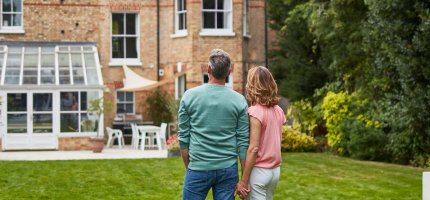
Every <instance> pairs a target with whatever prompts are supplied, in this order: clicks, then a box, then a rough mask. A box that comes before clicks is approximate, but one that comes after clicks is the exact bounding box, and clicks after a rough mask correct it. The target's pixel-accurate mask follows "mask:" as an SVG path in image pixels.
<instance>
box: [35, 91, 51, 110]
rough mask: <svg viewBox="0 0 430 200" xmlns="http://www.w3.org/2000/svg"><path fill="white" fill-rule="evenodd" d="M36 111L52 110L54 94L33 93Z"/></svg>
mask: <svg viewBox="0 0 430 200" xmlns="http://www.w3.org/2000/svg"><path fill="white" fill-rule="evenodd" d="M33 110H34V111H52V94H51V93H38V94H33Z"/></svg>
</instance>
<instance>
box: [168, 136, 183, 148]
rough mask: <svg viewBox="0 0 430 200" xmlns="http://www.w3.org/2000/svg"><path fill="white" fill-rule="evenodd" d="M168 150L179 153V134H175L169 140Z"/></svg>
mask: <svg viewBox="0 0 430 200" xmlns="http://www.w3.org/2000/svg"><path fill="white" fill-rule="evenodd" d="M166 144H167V150H169V151H179V149H180V147H179V141H178V134H173V135H171V136H170V137H169V139H167V141H166Z"/></svg>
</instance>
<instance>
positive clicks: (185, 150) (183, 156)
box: [181, 149, 190, 169]
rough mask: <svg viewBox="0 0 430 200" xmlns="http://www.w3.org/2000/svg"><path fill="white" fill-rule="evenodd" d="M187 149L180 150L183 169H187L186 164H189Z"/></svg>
mask: <svg viewBox="0 0 430 200" xmlns="http://www.w3.org/2000/svg"><path fill="white" fill-rule="evenodd" d="M188 153H189V151H188V149H181V156H182V161H184V165H185V168H186V169H188V164H189V163H190V157H189V155H188Z"/></svg>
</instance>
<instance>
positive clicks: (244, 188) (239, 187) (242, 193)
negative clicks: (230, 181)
mask: <svg viewBox="0 0 430 200" xmlns="http://www.w3.org/2000/svg"><path fill="white" fill-rule="evenodd" d="M250 191H251V189H250V186H249V184H248V183H245V182H244V181H239V183H237V184H236V189H235V191H234V196H236V195H239V197H240V198H241V199H245V198H246V197H247V196H248V193H249V192H250Z"/></svg>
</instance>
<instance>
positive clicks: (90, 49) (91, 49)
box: [83, 47, 93, 51]
mask: <svg viewBox="0 0 430 200" xmlns="http://www.w3.org/2000/svg"><path fill="white" fill-rule="evenodd" d="M83 49H84V51H93V47H83Z"/></svg>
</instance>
